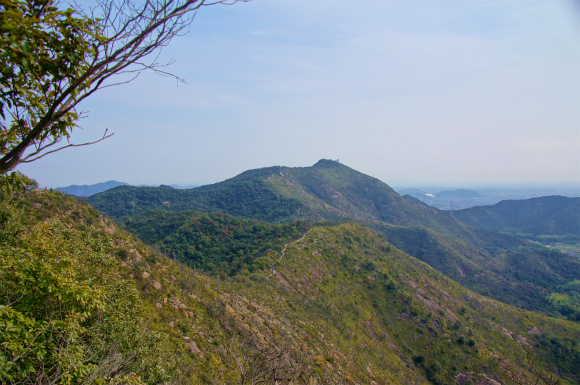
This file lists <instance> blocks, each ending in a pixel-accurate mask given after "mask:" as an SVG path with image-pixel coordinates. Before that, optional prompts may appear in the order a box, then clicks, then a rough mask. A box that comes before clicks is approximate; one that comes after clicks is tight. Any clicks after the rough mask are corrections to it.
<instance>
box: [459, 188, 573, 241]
mask: <svg viewBox="0 0 580 385" xmlns="http://www.w3.org/2000/svg"><path fill="white" fill-rule="evenodd" d="M453 216H454V217H455V218H457V219H459V220H461V221H462V222H464V223H467V224H468V225H470V226H473V227H478V228H482V229H487V230H495V231H502V232H509V233H514V234H517V233H519V234H530V235H566V234H571V235H577V236H580V198H568V197H563V196H556V195H554V196H548V197H541V198H532V199H526V200H506V201H501V202H499V203H497V204H495V205H493V206H478V207H472V208H469V209H464V210H457V211H453Z"/></svg>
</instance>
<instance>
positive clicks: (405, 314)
mask: <svg viewBox="0 0 580 385" xmlns="http://www.w3.org/2000/svg"><path fill="white" fill-rule="evenodd" d="M399 317H401V318H402V319H404V320H406V321H410V320H411V317H409V314H407V313H401V314H399Z"/></svg>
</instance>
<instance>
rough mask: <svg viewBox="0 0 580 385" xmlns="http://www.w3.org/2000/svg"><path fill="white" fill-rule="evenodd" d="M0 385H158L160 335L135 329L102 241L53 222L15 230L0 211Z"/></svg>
mask: <svg viewBox="0 0 580 385" xmlns="http://www.w3.org/2000/svg"><path fill="white" fill-rule="evenodd" d="M0 222H1V223H0V226H1V230H2V232H1V238H0V293H2V295H1V301H2V302H1V304H0V379H2V381H3V382H4V383H8V384H10V383H55V382H57V383H62V384H72V383H79V382H82V381H87V382H91V381H93V380H105V381H109V380H113V379H115V381H116V380H120V381H129V382H132V383H158V382H159V381H164V380H166V379H168V378H169V376H170V372H168V371H167V368H165V365H162V364H161V363H160V362H159V357H158V356H157V353H158V351H157V350H158V348H157V346H158V344H159V343H160V341H161V340H160V338H161V336H160V335H158V334H157V333H152V332H149V331H147V330H146V328H144V325H143V316H142V307H141V302H140V299H139V293H138V291H137V290H136V288H135V286H134V285H133V284H131V282H130V281H128V280H126V279H122V278H120V276H119V275H118V273H119V271H118V264H117V262H116V261H115V259H113V258H112V257H111V256H109V255H108V254H107V250H108V246H107V244H106V243H105V242H104V240H103V239H102V238H99V237H97V238H93V237H88V236H87V235H88V234H86V233H79V232H78V231H75V230H73V229H69V228H68V227H66V226H64V225H63V224H62V223H60V222H59V221H51V222H48V223H47V222H40V223H37V224H35V225H33V226H25V225H23V222H25V220H24V221H23V217H22V214H20V213H19V212H18V211H17V210H14V208H12V207H11V206H10V205H9V204H7V203H6V202H4V203H3V204H2V207H1V208H0Z"/></svg>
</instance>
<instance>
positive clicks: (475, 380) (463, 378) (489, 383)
mask: <svg viewBox="0 0 580 385" xmlns="http://www.w3.org/2000/svg"><path fill="white" fill-rule="evenodd" d="M455 380H456V381H457V383H458V384H459V385H464V384H467V383H469V380H471V383H472V384H475V385H502V384H501V383H499V382H497V381H496V380H494V379H493V378H489V377H488V376H487V375H485V374H484V373H477V374H475V373H474V372H468V373H465V374H463V373H460V374H458V375H457V376H455Z"/></svg>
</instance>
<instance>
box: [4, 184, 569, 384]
mask: <svg viewBox="0 0 580 385" xmlns="http://www.w3.org/2000/svg"><path fill="white" fill-rule="evenodd" d="M8 208H9V209H10V210H17V211H18V212H19V214H18V217H19V220H20V221H21V222H22V223H24V224H25V227H26V228H25V229H24V230H23V231H24V232H25V233H26V232H28V231H30V230H29V229H32V228H34V227H35V226H45V227H46V226H48V227H54V226H56V223H57V222H60V223H62V224H63V225H65V227H67V228H69V230H67V231H69V232H72V233H75V234H78V236H80V237H84V238H86V239H101V240H102V242H103V246H104V245H107V246H106V247H104V249H102V250H101V251H100V252H101V253H102V252H106V253H107V254H108V255H109V256H110V258H113V259H114V260H115V261H116V266H111V265H106V266H103V268H110V269H112V271H113V274H119V276H122V277H124V279H127V280H129V282H131V285H133V287H134V288H135V289H137V290H138V292H139V293H140V296H141V298H142V300H143V303H144V309H143V313H142V314H143V316H144V317H145V318H146V319H147V322H146V323H147V324H148V325H149V327H150V330H151V331H154V332H156V333H160V334H161V335H162V336H164V337H163V338H161V342H160V343H159V344H158V346H157V353H156V355H155V356H152V357H150V358H157V359H158V365H161V367H162V368H164V370H165V372H166V373H168V374H169V375H170V376H173V378H175V380H176V381H177V382H178V383H184V384H185V383H204V384H218V383H219V384H239V383H241V374H240V373H242V374H245V375H248V373H250V372H251V370H250V369H252V370H254V373H256V372H259V373H262V374H264V373H265V375H266V376H267V375H271V373H272V370H273V369H275V370H276V371H277V373H278V375H279V376H280V377H281V376H284V378H285V380H283V381H282V382H284V383H289V379H290V378H292V382H293V383H294V384H310V383H313V382H317V383H319V384H368V383H371V382H372V381H374V382H375V383H377V384H389V383H390V384H411V383H415V384H429V383H432V384H443V383H454V382H458V383H469V382H473V383H484V382H487V383H489V382H490V381H491V379H493V380H496V381H499V382H501V383H504V384H507V383H509V382H508V380H507V377H509V376H510V375H522V376H524V377H528V378H529V379H530V380H532V379H533V376H532V374H531V372H530V371H529V366H528V365H529V364H528V363H527V361H526V354H525V351H524V348H526V347H528V346H533V347H532V348H531V349H532V352H533V355H534V360H536V361H534V362H535V364H534V365H536V366H537V368H539V369H540V370H543V364H544V363H545V362H547V361H546V360H549V359H550V358H552V359H553V362H554V363H556V365H557V366H558V368H557V369H558V370H559V372H560V373H561V375H562V376H563V377H564V378H565V380H564V382H563V383H564V384H566V383H568V384H578V383H580V381H579V379H578V378H577V374H578V372H579V370H578V367H580V351H579V350H578V345H579V344H578V336H579V333H580V326H579V325H578V324H574V323H571V322H568V321H565V320H557V319H552V318H548V317H545V316H541V315H538V314H534V313H531V312H527V311H523V310H521V309H516V308H513V307H511V306H508V305H504V304H501V303H498V302H496V301H493V300H490V299H487V298H484V297H482V296H479V295H477V294H474V293H472V292H470V291H468V290H466V289H464V288H462V287H461V286H459V285H458V284H456V283H455V282H453V281H451V280H449V279H447V278H445V277H444V276H442V275H441V274H440V273H438V272H437V271H435V270H433V269H431V268H430V267H429V266H427V265H426V264H424V263H422V262H420V261H418V260H416V259H414V258H412V257H410V256H409V255H407V254H405V253H403V252H402V251H400V250H398V249H396V248H395V247H394V246H392V245H390V244H388V243H387V242H385V241H384V240H383V239H381V237H379V236H378V235H377V234H376V233H374V232H373V231H371V230H370V229H368V228H367V227H365V226H364V225H360V224H352V223H351V224H341V225H336V226H326V227H313V228H311V229H310V231H309V232H307V233H305V234H304V235H303V236H302V237H300V238H298V239H293V240H291V241H290V242H288V243H287V246H286V247H285V248H284V249H283V250H284V252H283V253H282V252H281V251H274V252H273V253H265V254H266V255H269V257H268V258H271V259H270V261H269V262H268V263H267V264H266V266H268V267H267V268H263V269H257V270H256V271H254V272H253V273H250V274H249V275H248V276H243V275H241V276H240V275H238V276H236V277H234V278H228V277H222V278H216V277H215V275H213V274H212V275H206V274H202V273H200V272H194V271H192V270H190V269H189V268H187V267H186V266H183V265H181V264H179V263H176V262H175V261H172V260H170V259H169V258H167V257H164V256H163V255H160V254H159V253H157V252H156V251H155V250H153V249H151V248H149V247H147V246H145V245H144V244H142V243H141V242H139V241H138V240H136V239H135V238H134V237H133V236H131V235H130V234H128V233H126V232H124V231H123V230H121V229H120V228H118V227H116V226H114V225H113V224H112V223H111V222H110V221H109V220H108V219H107V218H104V217H102V216H100V215H99V214H98V213H97V212H96V211H95V210H93V209H92V208H90V207H88V206H87V205H84V204H81V203H78V202H75V201H74V200H73V199H71V198H69V197H66V196H63V195H61V194H60V193H58V192H52V193H51V192H41V191H31V192H26V193H25V194H24V195H23V196H22V197H20V198H16V199H13V200H11V202H10V203H9V204H8ZM3 209H7V207H6V203H5V206H4V207H3ZM0 217H2V218H4V219H5V218H6V216H5V215H2V216H0ZM4 219H3V220H2V221H1V222H0V223H1V224H2V230H3V233H2V234H6V233H7V232H6V230H7V229H9V228H8V227H6V223H7V222H6V221H5V220H4ZM47 234H51V232H48V233H47ZM73 238H74V237H73ZM4 239H5V238H4ZM71 239H72V238H71ZM5 245H6V244H5V243H3V244H2V245H1V246H2V247H3V249H2V253H3V254H2V256H3V258H4V259H3V260H2V261H3V263H5V262H6V261H7V259H6V258H12V257H11V256H12V255H13V254H9V253H8V254H7V253H5V252H4V251H5V250H6V249H5V247H6V246H5ZM103 246H101V247H103ZM73 255H75V258H82V255H81V254H73ZM8 260H10V259H8ZM20 266H21V263H19V264H16V265H14V268H15V269H18V268H19V267H20ZM270 266H271V267H272V268H270ZM11 273H13V272H12V271H7V270H2V274H1V275H0V285H3V284H4V283H5V282H6V280H7V279H10V277H11V276H12V275H13V274H11ZM55 273H58V271H55ZM57 276H58V275H57ZM95 284H96V283H95ZM94 288H95V289H96V290H98V289H99V286H98V285H97V286H95V287H94ZM5 293H7V292H5ZM26 303H28V302H27V301H20V302H17V303H15V304H12V305H10V306H13V307H15V308H16V307H18V306H21V305H22V304H26ZM0 337H2V338H3V337H4V335H3V334H1V333H0ZM2 346H3V348H2V349H3V350H1V353H2V354H4V355H6V356H7V357H9V354H10V353H11V351H10V350H7V349H6V347H9V346H10V345H2ZM269 358H271V360H270V361H268V362H269V363H266V361H267V359H269ZM2 362H6V361H2ZM239 362H241V363H242V364H241V366H236V363H239ZM240 369H241V370H240ZM0 373H3V372H1V371H0ZM0 375H2V374H0ZM269 378H271V377H269ZM142 379H143V380H144V382H146V383H152V382H154V379H148V378H147V377H146V376H143V378H142Z"/></svg>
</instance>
